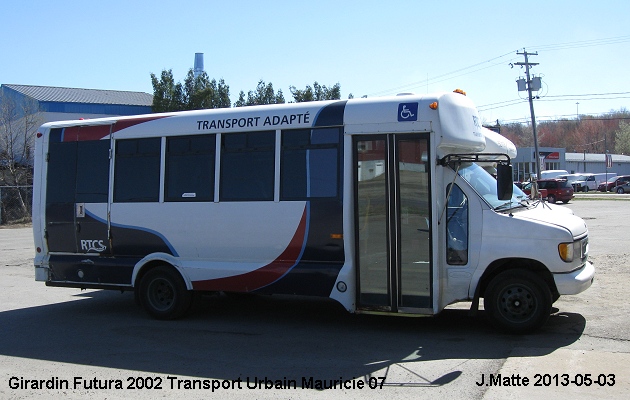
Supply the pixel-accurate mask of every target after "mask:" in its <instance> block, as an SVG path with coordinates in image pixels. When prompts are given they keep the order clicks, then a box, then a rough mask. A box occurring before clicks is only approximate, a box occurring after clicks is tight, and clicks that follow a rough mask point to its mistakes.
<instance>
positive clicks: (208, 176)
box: [164, 135, 216, 201]
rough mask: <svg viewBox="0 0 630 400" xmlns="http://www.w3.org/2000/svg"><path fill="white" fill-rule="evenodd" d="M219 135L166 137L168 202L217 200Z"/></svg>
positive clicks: (166, 199) (166, 191) (166, 194)
mask: <svg viewBox="0 0 630 400" xmlns="http://www.w3.org/2000/svg"><path fill="white" fill-rule="evenodd" d="M215 147H216V142H215V135H199V136H177V137H169V138H167V139H166V183H165V185H166V190H165V195H164V197H165V201H212V200H213V199H214V160H215Z"/></svg>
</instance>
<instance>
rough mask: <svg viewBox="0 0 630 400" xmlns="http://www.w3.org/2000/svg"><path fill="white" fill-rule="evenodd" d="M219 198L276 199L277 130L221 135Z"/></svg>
mask: <svg viewBox="0 0 630 400" xmlns="http://www.w3.org/2000/svg"><path fill="white" fill-rule="evenodd" d="M221 142H222V143H221V178H220V179H221V182H220V193H219V200H220V201H273V194H274V182H275V142H276V132H275V131H263V132H246V133H228V134H225V135H222V137H221Z"/></svg>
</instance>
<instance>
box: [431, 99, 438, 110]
mask: <svg viewBox="0 0 630 400" xmlns="http://www.w3.org/2000/svg"><path fill="white" fill-rule="evenodd" d="M429 108H430V109H432V110H437V108H438V103H437V101H434V102H433V103H431V104H429Z"/></svg>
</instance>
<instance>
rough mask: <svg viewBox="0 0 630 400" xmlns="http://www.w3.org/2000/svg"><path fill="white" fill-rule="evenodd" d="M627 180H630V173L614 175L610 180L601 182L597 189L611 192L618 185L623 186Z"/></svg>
mask: <svg viewBox="0 0 630 400" xmlns="http://www.w3.org/2000/svg"><path fill="white" fill-rule="evenodd" d="M627 182H630V175H619V176H613V177H612V178H610V179H608V181H606V182H604V183H600V184H599V186H598V187H597V190H598V191H600V192H610V191H611V190H613V189H614V188H616V187H617V186H621V185H623V184H624V183H627Z"/></svg>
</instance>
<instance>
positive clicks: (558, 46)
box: [368, 35, 630, 96]
mask: <svg viewBox="0 0 630 400" xmlns="http://www.w3.org/2000/svg"><path fill="white" fill-rule="evenodd" d="M626 42H630V35H628V36H616V37H610V38H603V39H591V40H582V41H576V42H565V43H555V44H545V45H538V46H528V47H529V48H533V47H534V48H538V50H539V51H540V50H542V51H557V50H566V49H576V48H582V47H593V46H607V45H613V44H620V43H626ZM515 51H517V50H512V51H510V52H507V53H505V54H501V55H499V56H496V57H492V58H490V59H488V60H485V61H481V62H478V63H475V64H472V65H469V66H467V67H463V68H459V69H456V70H454V71H451V72H448V73H445V74H442V75H438V76H435V77H431V78H427V79H423V80H420V81H415V82H410V83H407V84H404V85H400V86H396V87H393V88H390V89H384V90H380V91H378V92H373V93H370V94H368V96H380V95H383V94H389V93H398V92H400V91H401V90H405V89H412V88H416V87H420V86H426V85H429V84H435V83H440V82H444V81H446V80H449V79H454V78H458V77H460V76H463V75H468V74H472V73H475V72H478V71H482V70H484V69H487V68H491V67H494V66H497V65H501V64H503V63H505V62H511V61H513V60H515V59H516V58H510V59H509V60H503V61H501V62H497V63H494V64H492V65H487V66H484V67H483V68H478V69H475V70H473V71H468V70H470V69H473V68H476V67H478V66H481V65H484V64H487V63H490V62H493V61H495V60H499V59H502V58H504V57H506V56H508V55H511V54H514V52H515ZM463 71H468V72H465V73H462V74H459V75H455V74H458V73H460V72H463ZM442 78H444V79H442Z"/></svg>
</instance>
